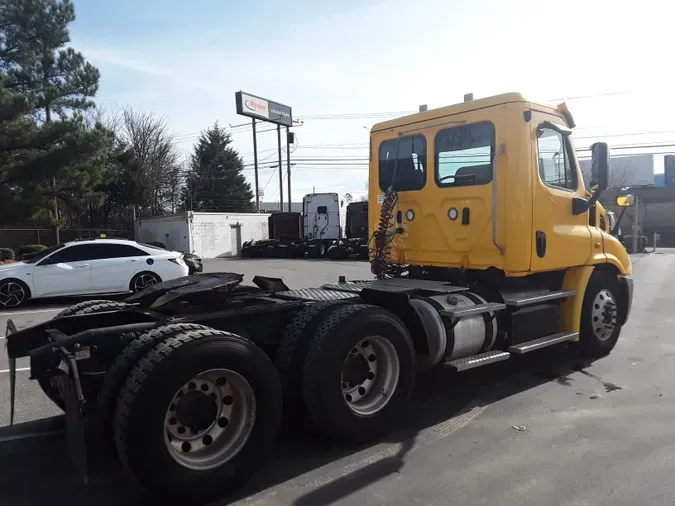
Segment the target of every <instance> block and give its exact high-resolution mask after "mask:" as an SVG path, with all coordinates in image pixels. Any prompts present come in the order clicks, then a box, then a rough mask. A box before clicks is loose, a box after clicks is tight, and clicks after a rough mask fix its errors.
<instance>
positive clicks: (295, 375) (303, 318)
mask: <svg viewBox="0 0 675 506" xmlns="http://www.w3.org/2000/svg"><path fill="white" fill-rule="evenodd" d="M344 304H346V302H345V301H342V300H330V301H323V302H317V303H315V304H311V305H309V306H306V307H304V308H303V309H301V310H300V311H298V312H297V313H296V314H295V315H294V316H293V318H291V321H290V322H288V324H287V325H286V328H285V329H284V335H283V337H282V339H281V342H280V343H279V346H278V347H277V351H276V354H275V358H274V365H275V366H276V368H277V372H278V373H279V380H280V381H281V391H282V393H283V396H284V416H283V418H284V422H288V423H289V424H296V423H297V424H299V425H300V426H301V428H305V427H306V426H307V425H308V424H307V422H308V421H309V417H308V415H307V408H306V407H305V403H304V401H303V398H302V368H303V366H304V364H305V356H306V355H307V350H308V349H309V344H310V342H311V340H312V338H313V337H314V334H315V333H316V329H317V327H318V326H319V324H320V323H321V322H322V321H323V320H324V319H325V318H326V315H328V314H329V313H330V312H331V311H333V310H334V309H335V308H336V307H339V306H340V305H344Z"/></svg>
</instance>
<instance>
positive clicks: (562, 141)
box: [530, 111, 591, 271]
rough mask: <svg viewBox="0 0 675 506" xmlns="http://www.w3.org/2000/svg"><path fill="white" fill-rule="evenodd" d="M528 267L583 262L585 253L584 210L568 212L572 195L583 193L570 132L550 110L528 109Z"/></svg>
mask: <svg viewBox="0 0 675 506" xmlns="http://www.w3.org/2000/svg"><path fill="white" fill-rule="evenodd" d="M530 124H531V125H532V131H531V136H532V137H531V138H532V142H531V144H530V145H531V152H532V162H533V163H532V166H533V168H534V170H536V172H537V175H538V177H535V178H534V185H533V192H534V195H533V199H532V205H533V209H532V211H533V213H532V214H533V220H532V223H533V229H532V234H533V236H534V237H533V242H532V256H531V258H532V260H531V267H530V268H531V270H532V271H547V270H555V269H562V268H565V267H569V266H573V265H583V264H585V263H586V262H587V261H588V258H589V256H590V254H591V231H590V228H589V225H588V211H586V212H584V213H582V214H579V215H577V216H574V215H573V214H572V200H573V199H574V198H575V197H581V198H584V197H585V190H584V184H583V180H582V177H581V172H580V171H579V168H578V163H577V158H576V154H575V152H574V148H573V147H572V143H571V140H570V138H569V134H570V131H569V130H568V129H567V127H565V126H564V124H563V122H562V120H561V119H560V118H559V117H557V116H554V115H550V114H544V113H540V112H536V111H533V114H532V120H531V121H530Z"/></svg>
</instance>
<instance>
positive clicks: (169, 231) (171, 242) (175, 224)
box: [134, 213, 193, 253]
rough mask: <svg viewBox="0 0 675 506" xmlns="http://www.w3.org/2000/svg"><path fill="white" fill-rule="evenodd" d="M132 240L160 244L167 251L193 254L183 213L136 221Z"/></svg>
mask: <svg viewBox="0 0 675 506" xmlns="http://www.w3.org/2000/svg"><path fill="white" fill-rule="evenodd" d="M134 239H135V240H136V241H138V242H145V243H148V242H162V243H164V244H165V245H166V247H167V248H168V249H171V250H175V251H182V252H184V253H193V251H192V250H191V244H190V231H189V228H188V216H187V215H186V214H185V213H182V214H175V215H171V216H156V217H152V218H141V219H138V220H136V221H135V222H134Z"/></svg>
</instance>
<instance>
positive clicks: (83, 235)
mask: <svg viewBox="0 0 675 506" xmlns="http://www.w3.org/2000/svg"><path fill="white" fill-rule="evenodd" d="M103 234H105V236H106V237H108V238H113V237H115V238H120V239H132V238H133V236H134V233H133V231H132V230H105V229H94V228H83V229H75V228H61V229H59V240H60V241H61V242H67V241H72V240H74V239H90V238H93V237H101V235H103ZM26 244H44V245H45V246H53V245H54V244H56V230H55V229H53V228H0V248H12V249H13V250H14V251H15V252H17V253H18V251H19V248H20V247H21V246H24V245H26Z"/></svg>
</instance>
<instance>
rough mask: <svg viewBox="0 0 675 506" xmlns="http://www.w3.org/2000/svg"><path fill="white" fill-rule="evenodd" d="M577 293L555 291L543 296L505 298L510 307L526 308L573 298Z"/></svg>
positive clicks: (524, 295) (526, 294) (531, 295)
mask: <svg viewBox="0 0 675 506" xmlns="http://www.w3.org/2000/svg"><path fill="white" fill-rule="evenodd" d="M575 293H576V292H575V291H574V290H555V291H553V292H544V293H541V294H532V293H525V294H522V295H518V294H513V295H510V296H509V295H506V296H504V303H505V304H506V305H507V306H510V307H525V306H532V305H534V304H541V303H543V302H552V301H556V300H561V299H566V298H568V297H572V296H573V295H574V294H575Z"/></svg>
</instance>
